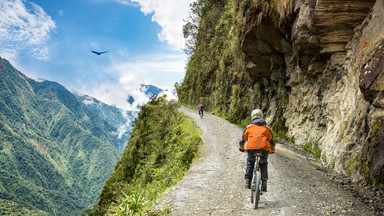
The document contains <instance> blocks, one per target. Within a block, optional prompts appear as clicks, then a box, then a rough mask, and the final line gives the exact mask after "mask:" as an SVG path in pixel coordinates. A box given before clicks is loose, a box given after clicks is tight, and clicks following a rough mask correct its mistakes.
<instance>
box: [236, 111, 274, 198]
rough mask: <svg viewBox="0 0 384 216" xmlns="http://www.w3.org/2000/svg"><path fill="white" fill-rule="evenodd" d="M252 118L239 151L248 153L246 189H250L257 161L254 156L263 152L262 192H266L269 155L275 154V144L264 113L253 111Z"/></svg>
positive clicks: (261, 165) (261, 164)
mask: <svg viewBox="0 0 384 216" xmlns="http://www.w3.org/2000/svg"><path fill="white" fill-rule="evenodd" d="M251 117H252V122H251V124H250V125H248V126H247V128H246V129H245V131H244V133H243V137H242V139H241V141H240V143H239V150H240V151H242V152H244V151H247V152H248V158H247V168H246V174H245V188H248V189H249V188H250V182H251V179H252V174H253V168H254V165H255V160H256V158H255V155H254V154H255V152H256V150H262V156H261V158H260V163H259V165H260V169H261V179H262V183H261V190H262V191H265V192H266V191H267V180H268V154H270V153H271V154H273V153H274V152H275V142H274V141H273V137H272V132H271V129H270V128H269V127H268V126H267V123H266V121H265V120H264V119H263V118H264V115H263V112H262V111H261V110H260V109H255V110H253V111H252V114H251ZM246 142H247V145H246V148H245V146H244V144H245V143H246ZM245 149H246V150H245Z"/></svg>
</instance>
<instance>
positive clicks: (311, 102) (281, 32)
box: [177, 0, 384, 184]
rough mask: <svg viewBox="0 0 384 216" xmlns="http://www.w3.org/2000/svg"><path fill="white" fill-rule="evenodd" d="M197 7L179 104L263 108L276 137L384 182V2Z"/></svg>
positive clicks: (245, 1)
mask: <svg viewBox="0 0 384 216" xmlns="http://www.w3.org/2000/svg"><path fill="white" fill-rule="evenodd" d="M193 11H194V12H195V13H196V15H197V16H199V17H200V19H199V22H198V24H197V25H193V24H194V23H192V24H191V23H189V24H188V25H187V27H190V29H187V28H186V29H185V30H190V32H192V34H191V33H189V35H195V37H194V38H193V39H194V40H191V41H193V42H194V46H193V49H192V51H193V54H192V55H191V58H190V60H189V62H188V68H187V73H186V77H185V79H184V81H183V83H182V84H181V85H180V86H178V89H177V90H178V95H179V99H180V101H181V102H184V103H188V104H193V105H195V104H197V103H198V102H199V101H203V102H204V103H205V104H206V108H208V110H211V111H212V112H214V113H216V114H218V115H222V116H224V117H225V118H227V119H229V120H230V121H233V122H237V123H240V124H241V123H243V124H245V123H246V122H248V121H249V119H247V118H249V113H250V112H251V110H252V109H254V108H261V109H262V110H263V111H264V112H265V114H266V116H267V119H266V120H267V122H269V123H270V125H272V127H273V129H274V131H275V132H276V134H275V135H277V136H280V137H282V138H285V139H289V140H291V141H293V140H294V142H295V144H297V145H304V144H307V146H308V145H309V146H312V148H313V150H315V149H316V150H317V152H320V151H321V156H320V157H321V159H322V161H323V163H324V165H326V166H328V167H330V168H333V169H335V170H337V171H338V172H342V173H344V174H347V175H351V176H352V177H354V179H355V180H359V179H363V178H365V180H367V181H369V182H371V183H373V184H376V183H378V182H384V140H383V139H384V110H383V108H384V95H383V91H384V84H383V83H384V82H383V81H384V80H383V79H384V13H383V11H384V2H383V1H382V0H268V1H266V0H252V1H251V0H226V1H224V0H217V1H208V0H199V1H198V2H197V3H196V4H195V5H194V6H193ZM195 24H196V23H195ZM191 27H192V28H191ZM193 27H194V28H193ZM196 31H197V32H198V33H197V34H196ZM186 32H187V36H188V31H186Z"/></svg>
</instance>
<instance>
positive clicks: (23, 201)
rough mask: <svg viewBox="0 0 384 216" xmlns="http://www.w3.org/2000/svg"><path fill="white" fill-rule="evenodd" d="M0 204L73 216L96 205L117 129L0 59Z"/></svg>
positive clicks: (113, 154)
mask: <svg viewBox="0 0 384 216" xmlns="http://www.w3.org/2000/svg"><path fill="white" fill-rule="evenodd" d="M0 127H1V130H0V138H1V139H0V140H1V145H0V155H1V156H0V164H1V166H0V167H1V168H0V172H1V177H0V178H1V179H0V199H3V200H8V201H12V202H14V203H17V204H18V205H21V206H24V207H26V208H28V209H35V210H38V209H39V210H42V211H45V212H47V213H49V214H57V215H75V214H77V212H78V211H80V210H82V209H84V208H85V207H86V206H87V205H88V204H90V203H93V202H95V201H96V200H97V197H98V194H99V193H100V189H101V187H102V185H103V184H104V182H105V181H106V179H107V178H108V177H109V175H110V173H111V172H112V170H113V167H114V165H115V164H116V162H117V159H118V155H119V151H118V150H117V149H116V147H117V146H119V145H120V144H119V140H118V138H117V136H116V131H117V128H115V127H113V126H112V125H110V124H109V123H108V122H106V121H105V120H104V119H102V118H101V117H99V116H98V115H97V114H96V113H94V112H93V111H91V110H89V109H88V108H87V107H86V106H85V105H84V104H83V103H82V102H81V101H80V100H78V99H77V97H76V96H74V95H73V94H71V93H70V92H69V91H68V90H66V89H65V88H64V87H62V86H61V85H59V84H57V83H54V82H49V81H44V82H36V81H34V80H32V79H29V78H28V77H26V76H25V75H23V74H22V73H21V72H19V71H17V70H16V69H15V68H13V67H12V66H11V65H10V64H9V62H8V61H6V60H5V59H1V58H0Z"/></svg>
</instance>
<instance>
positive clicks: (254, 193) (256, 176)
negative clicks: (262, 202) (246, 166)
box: [251, 151, 262, 209]
mask: <svg viewBox="0 0 384 216" xmlns="http://www.w3.org/2000/svg"><path fill="white" fill-rule="evenodd" d="M261 155H262V152H261V151H260V152H259V151H257V152H256V153H255V159H256V160H255V165H254V167H253V175H252V181H251V202H252V203H253V204H254V208H255V209H257V208H258V206H259V199H260V195H261V172H260V166H259V162H260V157H261Z"/></svg>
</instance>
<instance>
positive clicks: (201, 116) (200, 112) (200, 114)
mask: <svg viewBox="0 0 384 216" xmlns="http://www.w3.org/2000/svg"><path fill="white" fill-rule="evenodd" d="M199 116H200V118H203V116H204V113H203V111H201V110H199Z"/></svg>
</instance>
